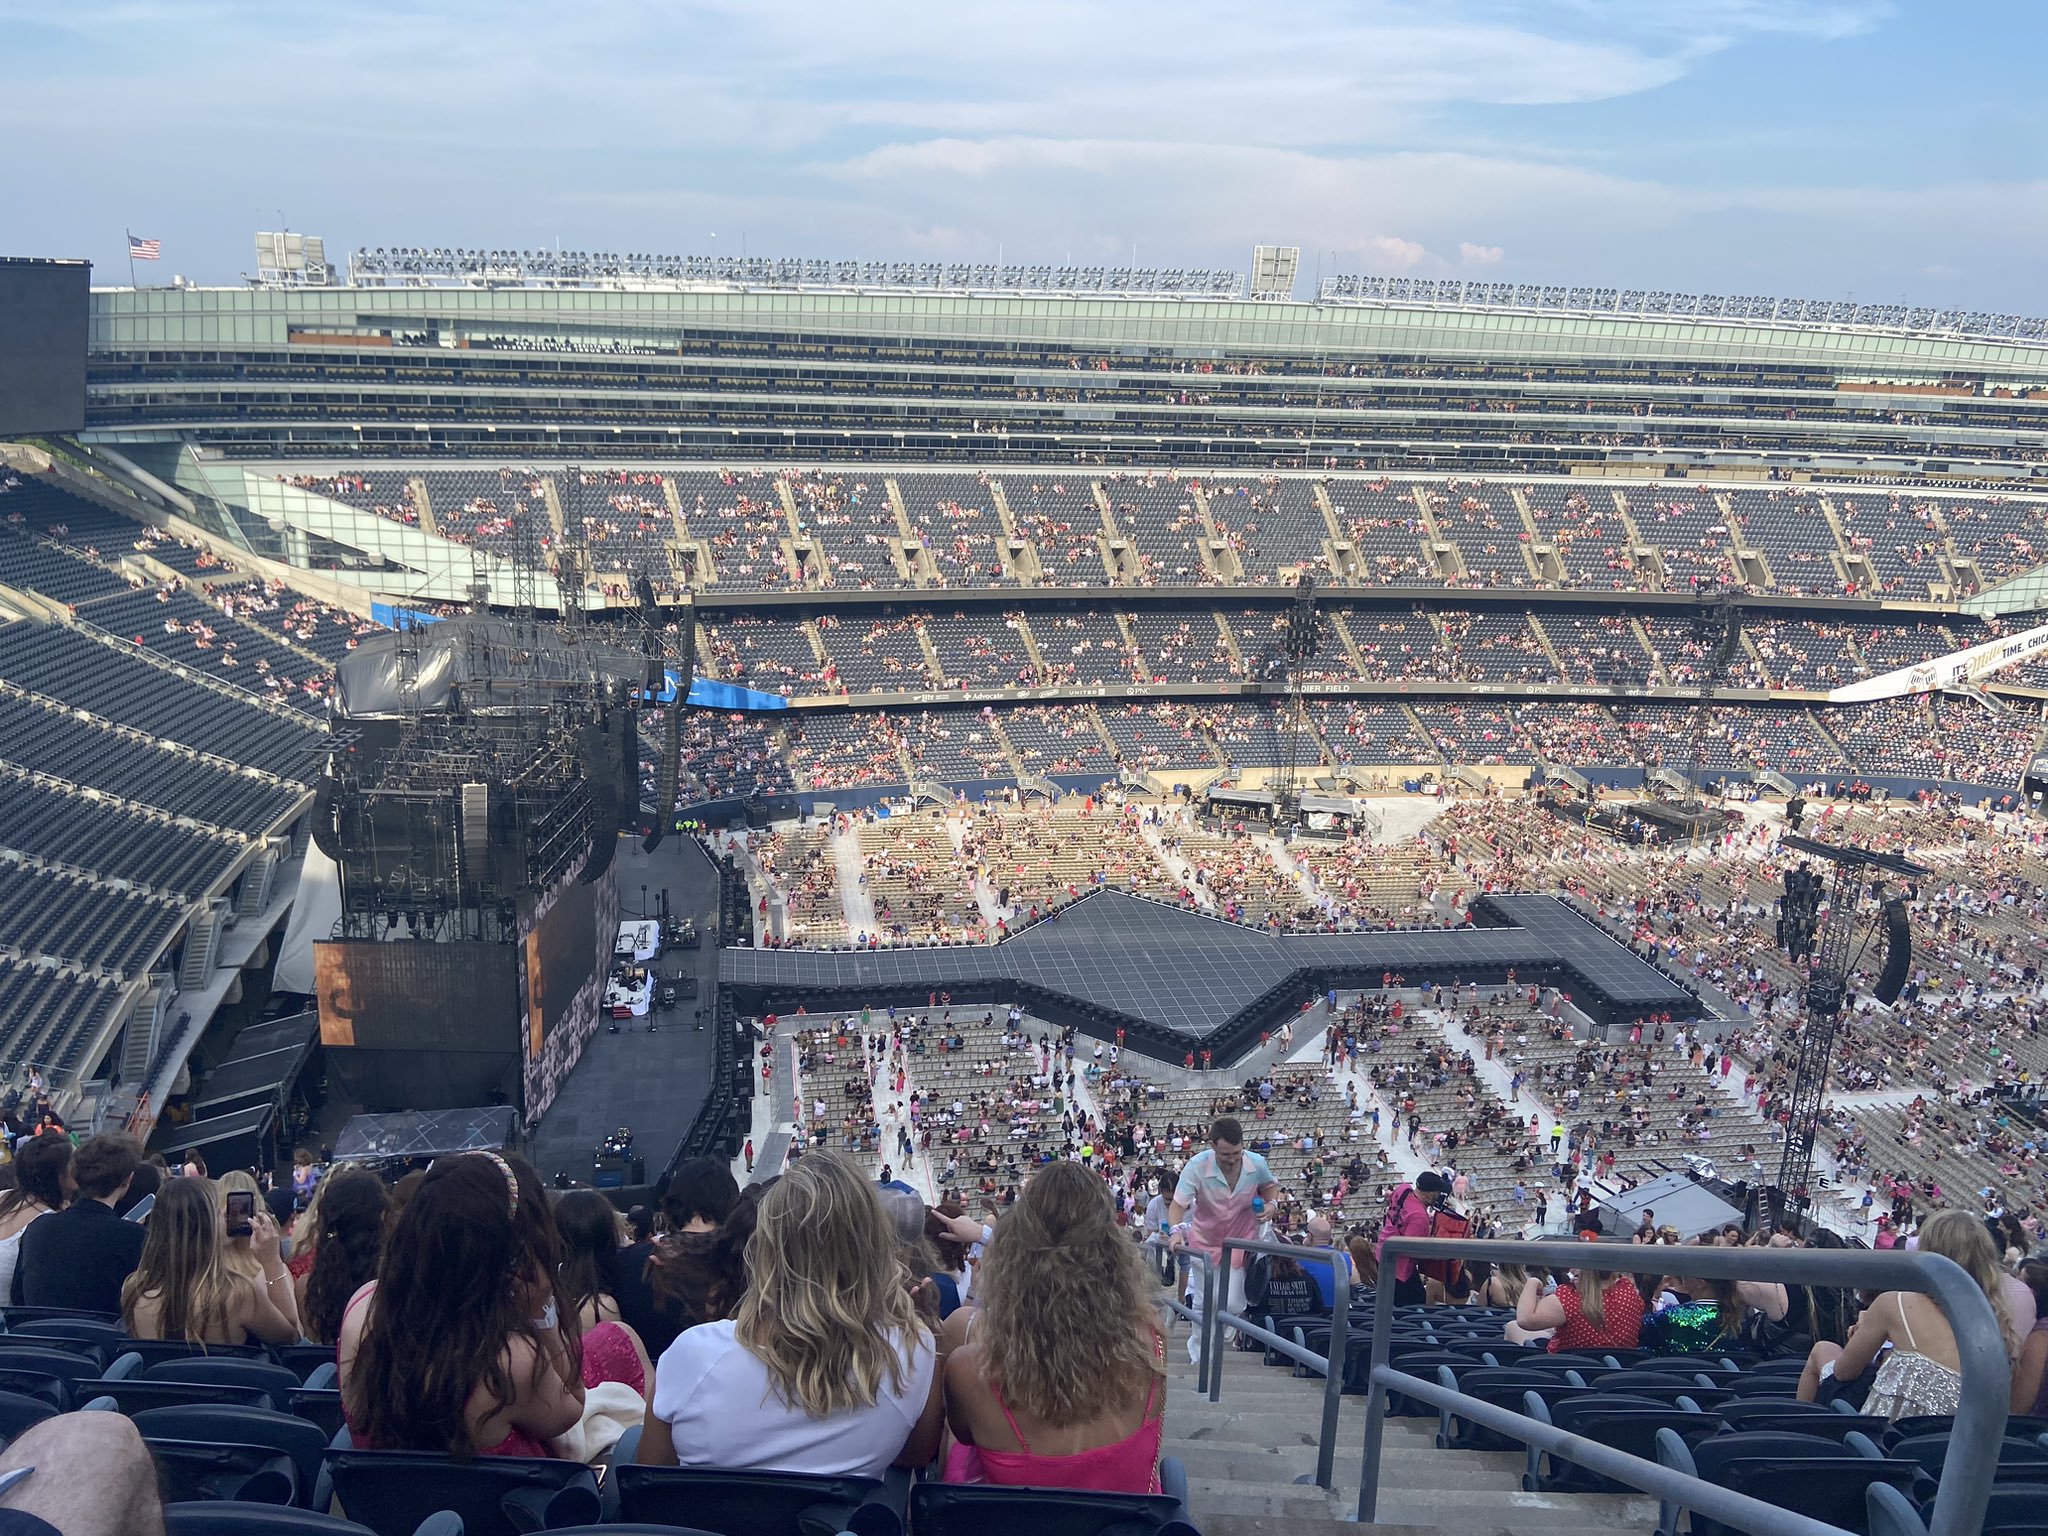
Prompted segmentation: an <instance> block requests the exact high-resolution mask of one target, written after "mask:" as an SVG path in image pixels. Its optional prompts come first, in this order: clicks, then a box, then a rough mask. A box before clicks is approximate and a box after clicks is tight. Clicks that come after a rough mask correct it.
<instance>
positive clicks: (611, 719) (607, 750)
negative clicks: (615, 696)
mask: <svg viewBox="0 0 2048 1536" xmlns="http://www.w3.org/2000/svg"><path fill="white" fill-rule="evenodd" d="M631 720H632V716H631V714H630V713H629V712H628V711H625V710H608V711H606V713H605V714H604V716H603V717H602V718H601V719H598V720H594V721H592V722H591V723H590V724H589V725H586V726H584V727H583V733H582V741H581V747H582V756H583V779H584V782H585V783H586V784H588V785H589V786H590V858H589V859H588V860H587V861H586V862H585V864H584V866H583V876H582V881H583V884H585V885H590V884H592V883H594V882H595V881H597V880H600V879H602V878H603V877H604V872H605V871H606V870H608V869H610V868H611V867H612V855H613V854H614V853H616V852H617V851H618V846H619V832H618V829H619V771H618V769H619V764H618V757H617V753H618V750H619V746H618V742H617V740H616V738H615V734H614V733H615V732H617V731H618V730H620V729H630V726H631Z"/></svg>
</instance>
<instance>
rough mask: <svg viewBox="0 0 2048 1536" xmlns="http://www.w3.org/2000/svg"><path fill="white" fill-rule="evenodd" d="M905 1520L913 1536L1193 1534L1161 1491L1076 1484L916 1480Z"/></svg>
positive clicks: (1146, 1535) (1151, 1535)
mask: <svg viewBox="0 0 2048 1536" xmlns="http://www.w3.org/2000/svg"><path fill="white" fill-rule="evenodd" d="M910 1519H911V1524H912V1526H913V1527H914V1528H915V1530H916V1531H917V1536H1194V1530H1193V1528H1192V1527H1191V1526H1189V1525H1188V1524H1187V1523H1186V1522H1185V1521H1184V1520H1183V1519H1181V1518H1180V1506H1179V1505H1178V1504H1177V1503H1176V1502H1175V1501H1174V1500H1172V1499H1170V1498H1166V1497H1164V1496H1163V1495H1160V1494H1142V1493H1094V1492H1090V1491H1088V1490H1086V1489H1077V1488H987V1487H976V1486H970V1485H965V1484H953V1483H920V1484H918V1486H917V1487H916V1488H914V1489H913V1490H911V1495H910Z"/></svg>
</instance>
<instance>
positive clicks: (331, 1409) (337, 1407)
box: [292, 1387, 344, 1441]
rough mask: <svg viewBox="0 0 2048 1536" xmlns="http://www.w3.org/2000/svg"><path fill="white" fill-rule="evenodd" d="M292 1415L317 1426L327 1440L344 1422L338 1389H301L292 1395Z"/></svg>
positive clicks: (330, 1438) (331, 1437) (332, 1437)
mask: <svg viewBox="0 0 2048 1536" xmlns="http://www.w3.org/2000/svg"><path fill="white" fill-rule="evenodd" d="M292 1415H293V1417H295V1418H301V1419H304V1420H305V1421H306V1422H307V1423H309V1424H315V1425H318V1426H319V1429H320V1433H321V1434H323V1435H325V1436H326V1437H327V1438H328V1440H330V1441H331V1440H333V1439H334V1432H335V1431H336V1430H338V1429H340V1428H341V1426H342V1423H343V1422H344V1420H343V1416H342V1411H341V1389H340V1388H339V1387H301V1388H299V1390H298V1391H296V1392H294V1393H293V1394H292Z"/></svg>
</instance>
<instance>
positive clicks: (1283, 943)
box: [721, 890, 1699, 1061]
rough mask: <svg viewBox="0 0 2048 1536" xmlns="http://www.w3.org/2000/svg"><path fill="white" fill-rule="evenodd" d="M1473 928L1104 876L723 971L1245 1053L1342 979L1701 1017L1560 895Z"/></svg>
mask: <svg viewBox="0 0 2048 1536" xmlns="http://www.w3.org/2000/svg"><path fill="white" fill-rule="evenodd" d="M1473 920H1474V922H1475V923H1476V924H1478V925H1479V926H1476V927H1471V928H1413V929H1388V930H1371V931H1367V932H1361V933H1330V934H1309V933H1304V934H1269V933H1266V932H1264V931H1263V930H1260V929H1256V928H1247V927H1243V926H1241V925H1239V924H1236V923H1229V922H1224V921H1222V920H1221V919H1219V918H1214V917H1207V916H1204V915H1202V914H1201V913H1197V912H1190V911H1187V910H1185V909H1184V908H1180V907H1175V906H1169V905H1167V904H1166V903H1164V902H1157V901H1150V900H1147V899H1145V898H1143V897H1138V896H1131V895H1127V894H1125V893H1123V892H1121V891H1115V890H1098V891H1094V892H1091V893H1089V894H1088V895H1085V896H1083V897H1082V898H1081V899H1080V900H1079V901H1076V902H1074V903H1072V904H1071V905H1069V906H1067V907H1064V908H1062V909H1061V910H1060V912H1059V914H1058V916H1057V918H1055V919H1047V920H1044V921H1041V922H1039V923H1037V924H1035V925H1033V926H1032V927H1030V928H1027V929H1025V930H1024V931H1023V932H1022V933H1019V934H1016V935H1013V936H1012V937H1010V938H1008V939H1005V940H1004V941H1003V942H1001V943H1000V944H993V945H987V944H983V945H949V946H934V947H928V948H915V949H881V950H851V949H848V950H805V949H761V950H755V949H731V950H727V951H725V953H724V956H723V959H722V962H721V979H722V981H723V982H724V984H726V985H727V986H729V987H731V988H732V989H733V992H734V1001H735V1004H736V1006H738V1008H739V1009H740V1012H741V1013H742V1014H758V1013H762V1012H767V1011H775V1012H783V1013H787V1012H793V1011H794V1010H795V1009H796V1008H797V1007H798V1006H800V1005H801V1006H806V1007H809V1008H810V1009H811V1010H812V1011H814V1012H815V1011H822V1010H827V1009H832V1008H837V1007H845V1006H859V1004H861V1003H863V1002H866V1003H873V1004H886V1003H890V1002H894V1003H896V1004H898V1005H899V1006H902V1005H906V1004H907V1005H909V1006H913V1007H914V1006H919V1005H922V1004H924V1003H925V1002H926V1000H927V998H928V997H930V996H931V995H932V994H934V993H939V992H950V993H951V994H952V997H953V1001H955V1002H956V1003H965V1002H981V1001H988V1002H1006V1001H1011V1000H1015V1001H1019V1002H1022V1003H1025V1004H1026V1005H1027V1006H1029V1007H1031V1008H1032V1009H1033V1011H1034V1012H1038V1013H1040V1014H1041V1015H1042V1016H1044V1017H1047V1018H1049V1019H1052V1020H1053V1021H1055V1022H1059V1023H1074V1024H1076V1025H1077V1026H1078V1027H1079V1028H1081V1029H1082V1030H1083V1031H1085V1032H1087V1033H1090V1034H1095V1035H1098V1036H1099V1035H1102V1034H1104V1033H1106V1032H1107V1031H1109V1030H1113V1029H1115V1028H1119V1027H1122V1028H1125V1029H1127V1030H1128V1035H1127V1041H1126V1043H1127V1044H1129V1045H1130V1047H1131V1048H1132V1049H1134V1050H1138V1051H1140V1052H1142V1053H1144V1054H1146V1055H1150V1056H1153V1057H1156V1058H1159V1059H1162V1060H1167V1061H1178V1060H1179V1059H1180V1058H1181V1056H1182V1055H1183V1054H1184V1053H1185V1052H1186V1051H1187V1050H1189V1049H1191V1048H1192V1049H1195V1050H1201V1049H1203V1048H1205V1047H1206V1048H1209V1049H1211V1050H1213V1051H1214V1052H1215V1053H1216V1054H1217V1056H1218V1057H1220V1058H1221V1059H1222V1060H1226V1061H1228V1060H1234V1059H1235V1058H1236V1056H1238V1055H1240V1054H1242V1051H1243V1050H1244V1048H1245V1047H1246V1046H1247V1045H1248V1044H1249V1043H1251V1041H1252V1040H1253V1039H1254V1038H1255V1037H1256V1036H1257V1034H1258V1033H1259V1031H1260V1030H1261V1029H1265V1028H1270V1027H1273V1026H1274V1025H1276V1024H1277V1023H1278V1021H1279V1020H1280V1019H1282V1018H1285V1017H1289V1016H1291V1015H1292V1014H1293V1013H1294V1012H1296V1011H1297V1010H1298V1009H1299V1008H1300V1007H1301V1006H1302V1004H1303V1003H1304V1002H1305V1001H1307V1000H1308V999H1309V998H1311V997H1314V996H1316V995H1318V994H1320V993H1321V992H1323V991H1324V990H1327V989H1329V988H1332V987H1338V988H1350V987H1360V986H1366V987H1377V986H1379V985H1380V984H1381V977H1382V975H1383V974H1385V973H1389V972H1392V973H1397V974H1399V975H1401V976H1403V977H1405V978H1406V979H1407V983H1408V985H1410V986H1423V985H1431V984H1435V983H1438V982H1446V983H1447V982H1451V981H1471V982H1478V983H1497V982H1500V981H1503V980H1505V979H1506V975H1507V972H1509V971H1510V970H1512V971H1514V972H1515V975H1516V979H1517V980H1518V981H1521V982H1548V983H1553V984H1555V985H1558V986H1560V987H1562V988H1563V989H1564V990H1566V991H1567V992H1569V993H1571V995H1572V1000H1573V1001H1574V1002H1575V1003H1576V1004H1577V1005H1578V1006H1579V1007H1581V1008H1582V1009H1584V1010H1585V1011H1586V1012H1587V1013H1588V1014H1590V1015H1591V1016H1592V1017H1594V1018H1595V1019H1596V1020H1599V1021H1601V1022H1614V1021H1626V1020H1630V1019H1636V1018H1642V1017H1645V1016H1647V1015H1651V1014H1657V1013H1669V1014H1671V1015H1672V1017H1674V1018H1691V1017H1693V1016H1695V1015H1696V1014H1697V1013H1698V1012H1699V1002H1698V999H1696V998H1695V997H1694V996H1693V995H1692V994H1691V993H1690V992H1688V991H1686V990H1685V989H1684V988H1683V987H1681V986H1679V985H1678V983H1677V982H1675V981H1673V980H1672V979H1671V978H1669V977H1668V976H1666V975H1664V974H1663V973H1662V972H1661V971H1659V970H1657V969H1656V968H1655V967H1654V966H1651V965H1648V964H1646V963H1645V962H1644V961H1642V960H1640V959H1638V958H1637V957H1636V956H1635V955H1634V954H1633V953H1631V952H1630V951H1629V950H1628V948H1627V947H1626V946H1624V945H1622V944H1619V943H1617V942H1616V941H1615V940H1614V939H1612V938H1610V937H1608V935H1607V934H1605V933H1604V932H1602V931H1601V930H1600V929H1599V928H1597V927H1595V926H1594V925H1593V924H1592V923H1590V922H1588V921H1587V920H1586V919H1585V918H1583V917H1581V916H1580V915H1579V914H1578V913H1577V912H1575V911H1574V910H1572V908H1571V907H1569V906H1567V905H1566V904H1565V903H1564V902H1562V901H1560V900H1558V899H1557V898H1555V897H1551V896H1484V897H1481V898H1479V900H1477V901H1476V902H1474V903H1473Z"/></svg>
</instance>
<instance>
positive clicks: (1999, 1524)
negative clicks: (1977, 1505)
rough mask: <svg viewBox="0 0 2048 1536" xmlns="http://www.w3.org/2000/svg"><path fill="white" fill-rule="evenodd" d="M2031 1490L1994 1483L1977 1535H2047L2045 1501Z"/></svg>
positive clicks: (2040, 1491) (2047, 1505)
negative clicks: (2004, 1486)
mask: <svg viewBox="0 0 2048 1536" xmlns="http://www.w3.org/2000/svg"><path fill="white" fill-rule="evenodd" d="M2044 1491H2048V1490H2043V1489H2040V1488H2033V1487H2006V1488H2001V1487H1999V1486H1998V1485H1997V1484H1995V1483H1994V1484H1993V1485H1992V1488H1991V1501H1990V1502H1989V1503H1988V1504H1986V1505H1985V1507H1984V1524H1983V1526H1982V1527H1981V1528H1980V1530H1979V1532H1978V1536H2048V1498H2044V1497H2043V1496H2042V1495H2043V1493H2044Z"/></svg>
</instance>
